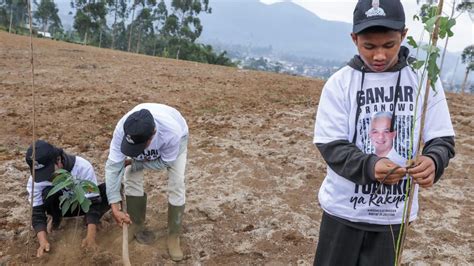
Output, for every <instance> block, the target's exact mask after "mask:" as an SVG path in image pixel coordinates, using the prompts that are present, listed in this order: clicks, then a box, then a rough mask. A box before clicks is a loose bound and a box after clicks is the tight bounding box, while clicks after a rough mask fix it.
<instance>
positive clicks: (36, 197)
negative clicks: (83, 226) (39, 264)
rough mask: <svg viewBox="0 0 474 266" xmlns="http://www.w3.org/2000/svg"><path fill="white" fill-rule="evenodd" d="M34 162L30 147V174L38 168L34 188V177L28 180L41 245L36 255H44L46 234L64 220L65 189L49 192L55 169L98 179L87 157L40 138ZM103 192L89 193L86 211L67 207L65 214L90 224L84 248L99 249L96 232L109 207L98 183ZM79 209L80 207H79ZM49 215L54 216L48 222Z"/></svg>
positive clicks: (33, 220)
mask: <svg viewBox="0 0 474 266" xmlns="http://www.w3.org/2000/svg"><path fill="white" fill-rule="evenodd" d="M35 154H36V156H35V163H34V164H33V159H32V157H33V156H32V155H33V147H32V146H30V147H29V148H28V150H27V152H26V158H25V159H26V162H27V164H28V166H29V168H30V173H31V174H33V170H34V171H35V185H34V191H32V190H33V189H32V184H33V178H32V176H30V177H29V179H28V184H27V190H28V193H29V200H30V201H31V197H33V214H32V217H31V219H32V225H33V229H34V230H35V232H36V236H37V237H38V242H39V247H38V250H37V253H36V255H37V257H41V256H42V255H43V254H44V252H49V250H50V244H49V242H48V237H47V234H48V233H51V231H52V230H55V229H58V228H59V225H60V224H61V220H62V217H63V215H62V211H61V208H60V197H61V196H62V195H63V193H65V190H64V189H63V190H60V191H58V192H56V193H54V194H52V195H50V196H49V197H48V193H49V192H50V191H51V189H53V185H52V181H53V179H54V172H55V171H56V170H58V169H65V170H67V171H68V172H70V173H71V174H72V175H73V176H74V177H75V178H77V179H79V180H88V181H90V182H92V183H94V184H95V185H98V184H97V178H96V175H95V172H94V168H93V167H92V165H91V163H90V162H89V161H87V160H86V159H84V158H82V157H80V156H75V155H70V154H67V153H66V152H64V151H63V150H62V149H60V148H57V147H55V146H53V145H51V144H49V143H48V142H46V141H43V140H38V141H36V144H35ZM98 188H99V191H100V193H86V195H85V196H86V197H87V198H88V199H89V200H90V201H91V206H90V208H89V211H88V212H87V213H84V211H83V210H82V209H81V210H80V211H79V212H78V211H74V212H73V213H71V210H68V211H67V212H66V213H65V214H64V217H75V216H85V221H86V223H87V235H86V237H85V238H84V239H83V241H82V247H83V248H87V249H95V248H96V246H97V245H96V242H95V237H96V231H97V224H99V223H100V218H101V217H102V216H103V214H104V213H105V212H107V211H108V210H109V209H110V207H109V204H108V201H107V196H106V190H105V184H104V183H103V184H100V185H98ZM79 208H80V207H79ZM47 215H49V216H51V218H52V219H50V221H49V222H47V220H48V219H47Z"/></svg>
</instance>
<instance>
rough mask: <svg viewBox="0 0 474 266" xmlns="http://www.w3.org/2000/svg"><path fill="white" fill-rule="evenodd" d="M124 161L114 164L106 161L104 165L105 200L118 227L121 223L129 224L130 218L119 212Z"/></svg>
mask: <svg viewBox="0 0 474 266" xmlns="http://www.w3.org/2000/svg"><path fill="white" fill-rule="evenodd" d="M124 166H125V164H124V161H121V162H114V161H112V160H110V159H109V160H107V162H106V164H105V185H106V191H107V199H108V201H109V204H110V208H111V209H112V214H113V216H114V219H115V221H116V222H117V224H118V225H119V226H122V224H123V223H127V224H130V223H131V220H130V216H129V215H128V214H127V213H124V212H122V211H121V206H120V201H122V196H121V195H120V187H121V180H122V176H123V172H124V170H125V167H124Z"/></svg>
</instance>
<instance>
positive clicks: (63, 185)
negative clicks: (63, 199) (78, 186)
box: [46, 179, 72, 198]
mask: <svg viewBox="0 0 474 266" xmlns="http://www.w3.org/2000/svg"><path fill="white" fill-rule="evenodd" d="M69 185H72V180H70V179H67V180H65V181H63V182H61V183H59V184H57V185H56V186H54V187H53V188H52V189H51V190H50V191H49V193H48V195H47V196H46V198H49V197H50V196H51V195H54V194H55V193H56V192H58V191H60V190H61V189H63V188H66V187H68V186H69Z"/></svg>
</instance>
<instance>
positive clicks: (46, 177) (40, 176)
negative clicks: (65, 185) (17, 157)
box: [25, 140, 61, 182]
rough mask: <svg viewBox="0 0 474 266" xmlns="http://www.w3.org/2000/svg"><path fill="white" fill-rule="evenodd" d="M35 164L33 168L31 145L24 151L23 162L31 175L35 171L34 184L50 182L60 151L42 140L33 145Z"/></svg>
mask: <svg viewBox="0 0 474 266" xmlns="http://www.w3.org/2000/svg"><path fill="white" fill-rule="evenodd" d="M35 153H36V156H35V161H36V162H35V163H34V166H33V145H31V146H30V147H29V148H28V150H27V151H26V156H25V160H26V163H27V164H28V166H29V167H30V172H31V174H33V169H34V170H35V182H43V181H51V178H52V176H53V173H54V164H55V162H56V158H57V157H58V156H59V155H61V149H58V148H56V147H54V146H53V145H51V144H49V143H48V142H46V141H44V140H37V141H36V143H35Z"/></svg>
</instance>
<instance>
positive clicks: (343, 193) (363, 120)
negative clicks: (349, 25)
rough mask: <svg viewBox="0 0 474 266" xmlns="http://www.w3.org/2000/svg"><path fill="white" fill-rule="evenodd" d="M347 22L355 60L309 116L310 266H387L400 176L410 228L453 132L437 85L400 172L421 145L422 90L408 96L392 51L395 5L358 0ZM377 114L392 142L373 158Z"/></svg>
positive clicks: (414, 87) (400, 19)
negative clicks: (315, 186) (315, 204)
mask: <svg viewBox="0 0 474 266" xmlns="http://www.w3.org/2000/svg"><path fill="white" fill-rule="evenodd" d="M353 19H354V24H353V32H352V34H351V37H352V40H353V42H354V44H355V45H356V47H357V49H358V51H359V54H358V55H356V56H355V57H354V58H353V59H352V60H351V61H350V62H349V63H348V66H345V67H343V68H342V69H340V70H339V71H338V72H336V73H335V74H334V75H333V76H331V77H330V78H329V80H328V81H327V82H326V84H325V86H324V88H323V92H322V94H321V99H320V102H319V106H318V111H317V115H316V123H315V131H314V140H313V142H314V143H315V144H316V146H317V148H318V149H319V151H320V153H321V155H322V156H323V158H324V160H325V161H326V163H327V165H328V168H327V175H326V177H325V179H324V181H323V183H322V185H321V188H320V190H319V197H318V198H319V202H320V204H321V207H322V208H323V210H324V212H323V217H322V220H321V226H320V234H319V242H318V247H317V250H316V256H315V260H314V264H315V265H393V263H394V258H395V252H394V250H395V246H394V243H396V238H397V237H398V232H399V228H400V224H401V221H402V213H403V206H404V203H405V200H406V198H405V194H406V183H407V173H408V174H409V175H410V176H412V177H413V178H414V181H415V183H416V186H415V192H414V195H413V206H412V210H411V213H410V221H413V220H414V219H415V218H416V215H417V212H418V188H419V187H422V188H429V187H431V186H432V185H433V183H435V182H437V181H438V180H439V178H440V177H441V175H442V174H443V172H444V169H445V168H446V167H447V165H448V162H449V160H450V159H451V158H452V157H453V156H454V130H453V127H452V124H451V118H450V115H449V110H448V106H447V102H446V98H445V95H444V91H443V88H442V86H441V83H440V81H439V80H438V81H437V83H436V88H435V89H436V91H437V93H433V92H431V93H430V94H429V96H428V108H427V109H428V111H427V114H426V119H425V128H424V130H423V132H422V137H423V142H424V148H423V150H422V156H420V157H419V160H418V161H417V162H416V164H415V166H414V167H412V168H411V167H410V168H407V165H406V162H407V160H409V159H413V154H412V153H413V151H416V150H417V148H418V146H419V145H422V143H418V142H417V140H418V135H419V132H420V121H421V119H420V115H421V107H422V105H423V98H424V94H425V88H418V76H417V75H416V73H415V72H414V71H413V70H412V69H411V68H410V67H409V65H408V61H409V60H410V58H409V57H408V53H409V51H408V49H407V48H406V47H403V46H401V43H402V41H403V39H404V38H405V36H406V33H407V29H406V28H405V13H404V10H403V6H402V4H401V3H400V0H360V1H359V2H358V3H357V5H356V7H355V10H354V17H353ZM418 94H420V97H417V95H418ZM417 100H418V103H417V102H416V101H417ZM380 112H382V113H390V114H391V115H390V125H389V130H388V133H389V135H390V136H391V137H393V140H390V142H391V151H392V152H388V153H383V154H382V153H381V154H380V156H379V155H377V154H375V153H374V150H376V149H377V147H375V149H374V145H373V143H372V141H373V140H374V135H373V134H371V125H372V126H373V125H374V122H375V121H374V120H373V118H374V117H376V116H374V114H377V113H380ZM372 133H374V132H372ZM412 134H413V135H412ZM412 137H413V138H412ZM411 139H413V140H414V141H415V143H413V146H410V140H411ZM386 144H389V143H386ZM379 148H381V147H379ZM410 149H411V150H410ZM394 168H397V170H395V171H394V172H393V173H391V174H389V172H390V171H391V170H392V169H394ZM381 183H383V185H381ZM380 186H382V187H381V188H380V189H379V187H380Z"/></svg>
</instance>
